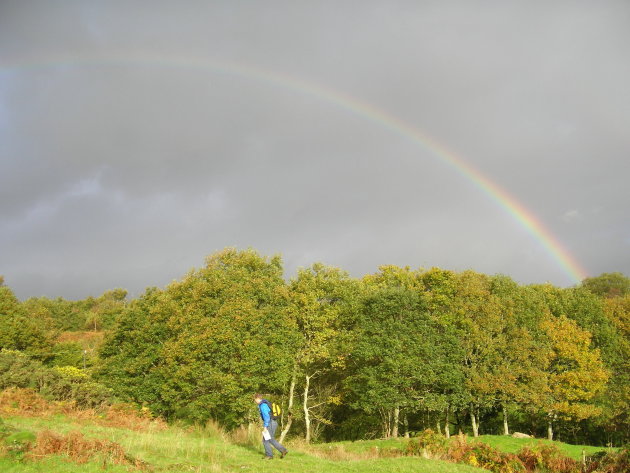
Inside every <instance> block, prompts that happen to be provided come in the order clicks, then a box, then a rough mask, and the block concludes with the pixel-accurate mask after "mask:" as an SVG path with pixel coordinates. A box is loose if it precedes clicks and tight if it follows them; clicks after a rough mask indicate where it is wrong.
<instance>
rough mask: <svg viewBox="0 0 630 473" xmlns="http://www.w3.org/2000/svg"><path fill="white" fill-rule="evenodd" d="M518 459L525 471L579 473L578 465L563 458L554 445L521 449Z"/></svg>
mask: <svg viewBox="0 0 630 473" xmlns="http://www.w3.org/2000/svg"><path fill="white" fill-rule="evenodd" d="M517 455H518V458H519V459H520V460H521V461H522V462H523V465H525V468H526V469H527V471H531V472H534V471H536V472H549V473H580V472H581V466H580V464H579V463H578V462H577V461H575V460H573V459H572V458H569V457H566V456H564V455H563V454H562V453H561V452H560V449H559V448H558V447H556V446H555V445H545V444H542V443H540V444H538V445H537V446H535V447H523V448H522V449H521V450H520V451H519V452H518V454H517Z"/></svg>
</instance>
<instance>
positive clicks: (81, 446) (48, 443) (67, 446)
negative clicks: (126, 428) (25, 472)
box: [28, 430, 149, 470]
mask: <svg viewBox="0 0 630 473" xmlns="http://www.w3.org/2000/svg"><path fill="white" fill-rule="evenodd" d="M47 455H65V456H66V457H67V458H68V459H69V460H71V461H73V462H75V463H87V462H88V461H90V460H92V459H95V458H100V459H102V460H103V465H104V466H105V465H106V464H107V463H115V464H118V465H128V466H132V467H135V468H138V469H142V470H144V469H148V467H149V465H148V464H147V463H146V462H144V461H142V460H139V459H137V458H133V457H132V456H131V455H129V454H127V453H126V452H125V450H124V449H123V448H122V446H121V445H120V444H118V443H116V442H111V441H109V440H101V439H88V438H86V437H85V436H84V435H83V434H82V433H81V432H76V431H75V432H70V433H68V434H67V435H61V434H57V433H55V432H52V431H50V430H44V431H41V432H39V433H38V434H37V440H36V442H35V445H34V446H33V447H32V448H31V449H30V451H29V452H28V457H29V458H31V459H37V458H42V457H44V456H47Z"/></svg>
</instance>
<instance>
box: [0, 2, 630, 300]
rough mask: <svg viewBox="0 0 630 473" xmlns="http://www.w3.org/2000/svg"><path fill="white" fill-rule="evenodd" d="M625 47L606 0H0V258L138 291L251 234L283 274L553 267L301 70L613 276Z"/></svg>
mask: <svg viewBox="0 0 630 473" xmlns="http://www.w3.org/2000/svg"><path fill="white" fill-rule="evenodd" d="M629 46H630V2H628V1H625V0H622V1H607V0H600V1H597V2H594V1H590V0H589V1H586V0H585V1H579V0H572V1H553V0H546V1H505V0H501V1H473V0H466V1H443V0H440V1H423V0H419V1H408V2H405V1H387V2H372V1H352V2H349V1H348V2H344V1H335V2H325V1H317V2H296V1H286V2H274V1H251V2H247V1H234V0H232V1H223V2H221V1H215V2H201V1H199V2H193V1H169V2H161V1H155V0H152V1H107V2H105V1H102V2H97V1H84V0H82V1H27V2H25V1H19V0H16V1H8V0H1V1H0V274H2V275H4V276H5V280H6V283H7V284H8V285H9V286H10V287H12V288H13V289H14V291H15V292H16V294H17V295H18V296H19V297H20V298H27V297H30V296H40V295H47V296H51V297H55V296H63V297H67V298H83V297H86V296H88V295H99V294H101V293H102V292H103V291H104V290H107V289H110V288H114V287H123V288H126V289H128V290H129V291H130V293H131V294H132V295H138V294H139V293H141V292H142V291H143V290H144V288H145V287H147V286H154V285H156V286H163V285H165V284H167V283H168V282H170V281H171V280H173V279H177V278H180V277H182V276H183V275H184V274H185V273H186V272H187V271H188V270H189V269H191V268H192V267H199V266H201V265H203V261H204V258H205V256H207V255H208V254H211V253H213V252H214V251H216V250H219V249H221V248H223V247H225V246H237V247H240V248H246V247H250V246H251V247H253V248H255V249H257V250H258V251H260V252H261V253H263V254H266V255H272V254H275V253H281V254H282V256H283V259H284V261H285V267H286V272H287V277H290V276H292V275H293V274H295V270H296V268H297V267H299V266H308V265H310V264H312V263H314V262H316V261H321V262H324V263H327V264H331V265H335V266H340V267H342V268H344V269H347V270H349V271H350V272H351V274H353V275H355V276H360V275H362V274H365V273H369V272H374V271H376V270H377V268H378V266H379V265H382V264H397V265H409V266H412V267H425V268H429V267H432V266H439V267H442V268H446V269H454V270H463V269H468V268H471V269H475V270H477V271H480V272H485V273H488V274H495V273H503V274H507V275H510V276H511V277H513V278H514V279H516V280H517V281H519V282H522V283H532V282H545V281H550V282H552V283H554V284H557V285H560V286H569V285H572V284H573V283H574V282H573V281H572V279H571V276H570V275H569V274H568V273H567V271H566V270H565V269H564V268H563V267H562V266H561V265H560V264H559V262H558V261H557V259H556V258H554V255H553V254H551V253H550V252H549V251H548V250H547V249H546V248H545V247H544V245H542V244H541V241H540V239H539V238H536V237H535V236H534V235H532V234H531V233H529V232H528V231H527V230H526V229H525V228H524V227H523V226H522V224H520V223H519V222H518V220H517V219H516V218H514V216H513V215H511V214H510V213H509V212H507V211H506V210H505V209H504V208H502V207H501V206H500V205H498V204H497V202H496V200H495V199H493V198H491V197H490V196H489V195H487V194H486V193H484V192H483V191H481V190H480V189H479V187H478V186H475V185H474V184H473V183H472V182H471V180H470V179H467V178H466V177H465V176H463V175H462V174H461V173H458V172H456V170H455V169H453V167H451V166H448V165H447V164H446V163H445V162H444V160H443V159H442V158H441V157H440V155H439V153H436V152H435V151H432V150H431V149H428V148H427V147H423V146H421V145H419V144H418V143H417V142H414V141H413V140H411V139H409V137H406V136H404V135H401V134H400V133H396V132H394V131H392V130H391V129H389V128H388V127H386V126H384V125H383V123H380V122H379V121H378V120H370V119H368V118H366V117H365V116H361V114H360V113H355V112H356V110H355V111H354V112H353V111H352V110H349V109H347V108H344V107H343V106H340V105H342V104H340V103H335V102H334V100H333V101H331V100H329V98H330V97H326V96H324V95H322V94H321V93H313V92H314V90H315V89H314V87H319V88H320V89H318V90H328V91H330V92H331V93H333V94H341V95H345V96H350V97H352V98H353V99H354V100H357V101H359V102H361V103H364V104H367V105H369V106H370V107H372V108H373V109H375V110H379V111H380V113H384V114H387V115H389V116H391V117H395V118H396V119H398V120H400V121H402V122H404V123H406V124H407V125H408V126H410V127H413V128H415V129H417V130H419V131H420V132H421V133H424V134H425V135H426V136H429V137H431V138H432V139H433V140H435V141H436V142H437V143H441V144H442V145H444V146H446V147H447V148H448V149H450V150H451V151H452V152H453V153H455V154H456V155H457V156H458V157H459V158H460V159H461V160H462V161H464V162H466V163H467V164H468V165H470V166H472V167H473V168H475V169H476V170H477V171H478V172H479V173H481V174H482V175H484V176H485V177H486V178H487V179H489V180H490V181H492V182H494V183H495V184H496V185H498V186H499V187H501V188H503V189H504V190H506V191H507V192H509V193H510V194H511V195H512V196H513V198H514V199H516V201H518V202H519V203H520V204H521V205H522V206H524V207H525V208H526V209H528V210H529V211H530V212H531V214H533V215H534V216H535V218H536V219H537V220H538V221H539V222H540V223H541V224H542V225H544V227H545V228H546V230H547V231H548V232H549V233H550V234H551V235H553V236H554V238H555V239H556V240H557V241H558V242H559V243H560V244H561V245H562V246H563V247H564V248H565V249H566V251H567V252H568V253H569V254H570V255H571V257H572V258H573V259H574V260H575V261H576V262H578V264H580V265H581V266H583V267H584V268H585V270H586V271H587V272H588V274H589V275H591V276H595V275H598V274H600V273H602V272H612V271H621V272H624V273H625V274H630V251H629V250H630V218H629V212H628V202H629V201H630V198H629V197H630V191H629V186H628V185H627V181H628V174H629V172H628V171H629V170H630V86H629V84H630V53H629ZM247 71H250V72H247ZM270 77H275V78H276V79H272V80H269V78H270ZM291 84H293V86H291ZM295 84H310V85H308V86H298V87H295Z"/></svg>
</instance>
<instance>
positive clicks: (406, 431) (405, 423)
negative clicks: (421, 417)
mask: <svg viewBox="0 0 630 473" xmlns="http://www.w3.org/2000/svg"><path fill="white" fill-rule="evenodd" d="M403 426H404V427H405V438H406V439H408V438H409V419H408V418H407V414H405V415H404V416H403Z"/></svg>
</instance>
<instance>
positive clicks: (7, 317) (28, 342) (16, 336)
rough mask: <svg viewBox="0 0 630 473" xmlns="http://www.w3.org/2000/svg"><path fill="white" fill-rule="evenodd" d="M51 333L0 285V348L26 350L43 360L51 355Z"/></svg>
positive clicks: (11, 293) (8, 290) (9, 291)
mask: <svg viewBox="0 0 630 473" xmlns="http://www.w3.org/2000/svg"><path fill="white" fill-rule="evenodd" d="M51 346H52V339H51V334H50V333H48V332H47V331H46V329H45V326H43V325H40V324H38V323H37V320H33V319H32V318H30V317H29V316H28V314H26V313H25V312H24V308H23V306H22V304H21V303H20V301H19V300H18V299H17V297H15V294H13V291H11V289H10V288H8V287H6V286H2V287H0V349H3V348H4V349H11V350H20V351H25V352H28V353H29V354H31V355H33V356H35V357H37V358H39V359H41V360H45V359H48V358H49V357H50V356H51V353H50V348H51Z"/></svg>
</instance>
